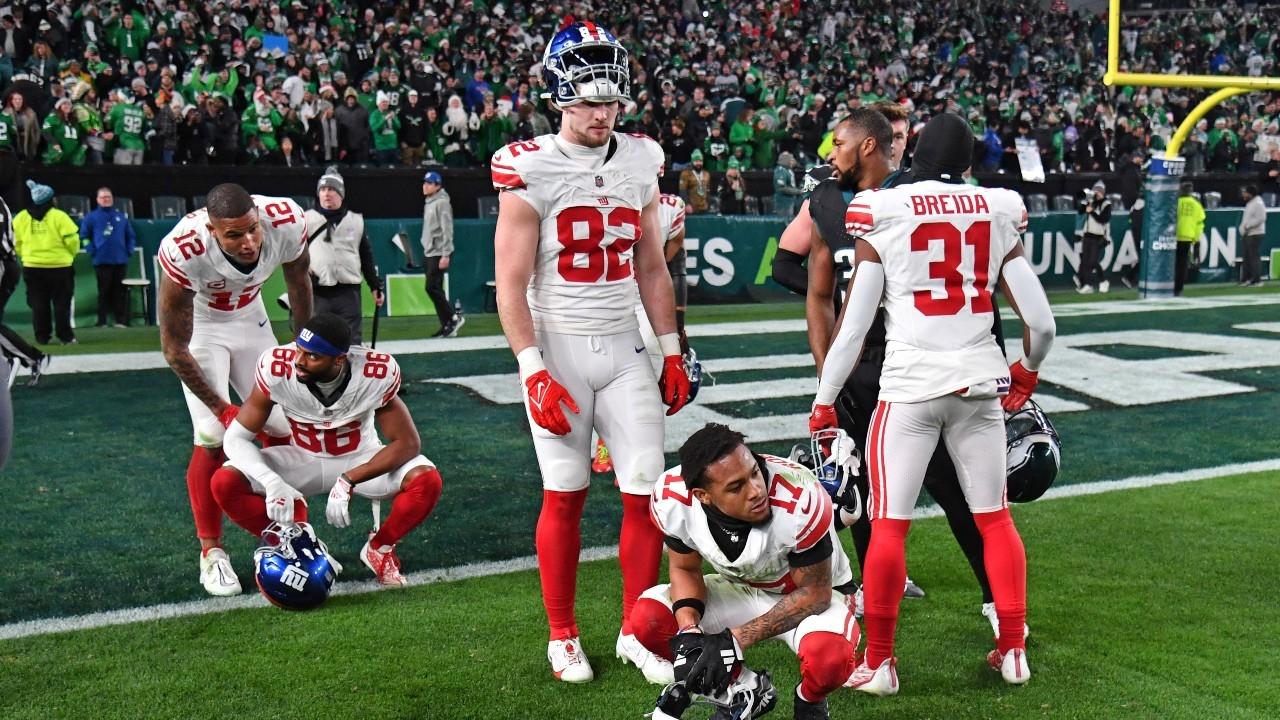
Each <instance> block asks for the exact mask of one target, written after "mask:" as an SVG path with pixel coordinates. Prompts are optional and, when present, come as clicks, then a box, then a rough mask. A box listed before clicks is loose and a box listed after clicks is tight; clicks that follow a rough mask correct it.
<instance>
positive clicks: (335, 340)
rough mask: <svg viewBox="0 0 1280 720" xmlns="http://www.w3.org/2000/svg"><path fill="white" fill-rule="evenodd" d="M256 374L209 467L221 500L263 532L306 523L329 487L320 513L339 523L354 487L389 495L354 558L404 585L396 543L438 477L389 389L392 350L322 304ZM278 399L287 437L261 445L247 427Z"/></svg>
mask: <svg viewBox="0 0 1280 720" xmlns="http://www.w3.org/2000/svg"><path fill="white" fill-rule="evenodd" d="M254 383H255V387H254V389H253V392H252V394H250V395H249V398H248V400H246V401H245V404H244V408H243V409H242V410H241V411H240V414H239V416H238V417H237V418H236V421H235V422H233V423H231V427H229V428H228V429H227V435H226V448H227V459H228V462H227V464H226V465H225V466H224V467H223V468H222V469H221V470H219V471H218V472H217V473H215V474H214V476H213V494H214V497H216V498H217V500H218V504H219V505H221V506H222V509H223V510H225V511H226V513H227V515H228V516H229V517H230V518H231V519H232V520H234V521H235V523H236V524H237V525H239V526H240V527H242V528H244V529H245V530H248V531H249V532H250V533H252V534H254V535H260V534H261V533H262V531H263V530H264V529H265V528H266V527H267V525H268V524H270V523H271V522H279V523H289V522H305V521H306V519H307V506H306V500H305V498H306V497H307V496H308V495H319V494H325V493H327V494H328V496H329V501H328V505H327V506H326V507H325V517H326V518H327V519H328V521H329V524H331V525H333V526H334V527H339V528H343V527H347V526H348V525H349V524H350V523H351V515H350V511H349V507H348V506H349V504H350V502H351V496H352V495H359V496H361V497H365V498H369V499H372V500H391V501H392V504H391V514H390V515H389V516H388V517H387V520H386V522H385V523H383V524H382V527H381V528H379V529H378V531H377V532H376V533H373V534H371V535H370V537H369V540H368V542H366V543H365V545H364V548H363V549H361V551H360V560H361V562H363V563H364V564H365V565H366V566H368V567H369V569H370V570H372V571H373V573H374V575H375V576H376V577H377V579H378V582H380V583H382V584H383V585H389V586H399V585H404V584H405V580H404V577H403V576H402V575H401V574H400V559H399V557H397V556H396V553H395V546H396V543H398V542H399V541H400V539H401V538H403V537H404V536H405V535H406V534H408V532H409V531H410V530H412V529H413V528H415V527H417V526H418V524H420V523H421V522H422V521H423V520H425V519H426V518H427V516H428V515H430V514H431V510H432V509H433V508H434V507H435V504H436V501H437V500H438V499H439V498H440V490H441V481H440V473H439V472H437V471H436V467H435V465H434V464H432V463H431V461H430V460H427V459H426V458H425V457H423V456H422V455H420V454H419V451H420V449H421V441H420V440H419V438H418V431H417V428H415V427H414V424H413V418H412V417H410V416H409V409H408V408H407V407H405V404H404V402H403V401H401V400H400V398H398V397H397V396H396V395H397V393H398V392H399V391H400V367H399V366H398V365H397V364H396V361H395V359H393V358H392V357H391V356H390V355H387V354H386V353H379V352H376V351H373V350H370V349H368V348H365V347H361V346H359V345H356V346H352V345H351V331H350V327H349V326H348V325H347V322H346V320H344V319H343V318H341V317H340V316H338V315H334V314H332V313H321V314H320V315H316V316H315V317H313V318H311V320H310V321H308V322H307V324H306V326H305V327H303V329H302V330H301V331H300V332H299V333H298V337H297V339H296V340H295V341H294V342H292V343H290V344H288V345H280V346H277V347H273V348H271V349H269V350H267V351H266V352H264V353H263V354H262V357H261V359H260V360H259V362H258V367H257V372H256V374H255V378H254ZM277 407H278V408H281V409H282V410H283V411H284V416H285V418H286V419H287V420H288V422H289V428H290V434H291V435H292V439H293V443H292V444H291V445H284V446H278V447H268V448H266V449H262V450H259V449H258V447H257V446H256V445H254V444H253V436H254V435H255V434H256V433H258V432H260V431H261V430H262V427H263V424H264V423H265V422H266V418H267V415H268V413H270V412H271V410H272V409H274V408H277ZM379 430H381V431H382V435H383V437H385V438H386V439H387V444H386V445H383V444H382V442H381V441H380V440H379V439H378V431H379Z"/></svg>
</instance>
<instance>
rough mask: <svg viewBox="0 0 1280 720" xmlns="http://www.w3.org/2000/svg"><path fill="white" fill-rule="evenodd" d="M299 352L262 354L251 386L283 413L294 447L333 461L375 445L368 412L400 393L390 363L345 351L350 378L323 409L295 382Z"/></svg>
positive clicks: (358, 349)
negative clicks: (296, 361)
mask: <svg viewBox="0 0 1280 720" xmlns="http://www.w3.org/2000/svg"><path fill="white" fill-rule="evenodd" d="M297 357H298V347H297V346H296V345H294V344H293V343H289V344H288V345H279V346H276V347H273V348H271V349H270V350H268V351H266V352H264V353H262V357H261V358H259V359H258V370H257V374H256V376H255V378H254V382H255V383H256V384H257V386H258V390H260V391H262V392H263V393H264V394H266V395H267V396H269V397H270V398H271V401H272V402H274V403H275V404H276V405H279V406H280V409H281V410H283V411H284V416H285V419H286V420H288V421H289V428H290V430H291V432H292V434H293V444H294V445H296V446H297V447H300V448H302V449H303V450H306V451H307V452H309V453H311V454H313V455H318V456H320V457H338V456H341V455H346V454H348V453H352V452H355V451H356V450H358V449H361V448H368V447H375V446H377V445H379V444H380V441H379V440H378V433H377V428H376V427H375V426H374V420H373V413H374V411H375V410H377V409H378V408H381V407H383V406H385V405H387V404H388V403H390V402H391V401H392V400H395V398H396V393H397V392H399V391H400V366H399V365H398V364H396V361H395V358H393V357H391V356H390V355H388V354H386V353H380V352H377V351H375V350H370V349H369V348H366V347H362V346H360V345H353V346H351V349H350V350H349V351H348V352H347V364H348V365H349V366H350V367H351V379H350V380H348V381H347V387H346V388H345V389H344V390H343V391H342V395H340V396H339V397H338V399H337V400H336V401H335V402H334V403H333V404H332V405H330V406H328V407H325V405H324V403H321V402H320V398H318V397H316V395H315V394H314V393H312V392H311V388H310V387H308V386H307V385H304V384H303V383H300V382H298V381H297V379H295V378H294V374H293V373H294V367H293V362H294V360H295V359H297Z"/></svg>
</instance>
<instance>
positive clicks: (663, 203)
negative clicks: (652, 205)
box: [658, 193, 684, 244]
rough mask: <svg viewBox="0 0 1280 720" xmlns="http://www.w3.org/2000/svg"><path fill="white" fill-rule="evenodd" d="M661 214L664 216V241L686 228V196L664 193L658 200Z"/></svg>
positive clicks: (669, 240) (668, 240) (666, 241)
mask: <svg viewBox="0 0 1280 720" xmlns="http://www.w3.org/2000/svg"><path fill="white" fill-rule="evenodd" d="M658 210H659V215H660V217H661V218H662V242H663V243H664V244H665V243H668V242H671V239H672V238H674V237H675V236H676V235H678V234H680V231H681V230H684V198H682V197H680V196H679V195H672V194H670V193H662V197H661V198H660V199H659V201H658Z"/></svg>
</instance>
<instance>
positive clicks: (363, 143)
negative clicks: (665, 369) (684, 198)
mask: <svg viewBox="0 0 1280 720" xmlns="http://www.w3.org/2000/svg"><path fill="white" fill-rule="evenodd" d="M1165 4H1168V3H1165ZM1174 4H1179V3H1174ZM1189 4H1190V5H1191V6H1192V7H1191V8H1189V9H1186V10H1183V11H1177V12H1170V13H1163V14H1159V15H1155V16H1152V17H1150V18H1148V17H1138V16H1134V17H1129V18H1127V19H1126V24H1125V28H1124V31H1123V33H1122V42H1123V44H1124V50H1123V53H1122V54H1123V57H1124V58H1125V62H1126V63H1128V66H1129V69H1132V70H1145V71H1151V72H1196V73H1207V72H1221V73H1237V74H1248V75H1262V76H1269V75H1275V74H1276V67H1275V65H1276V57H1277V55H1278V54H1280V42H1278V40H1277V37H1278V34H1277V32H1276V31H1275V28H1276V27H1277V26H1278V25H1280V9H1278V8H1277V7H1276V6H1274V5H1270V6H1268V5H1264V6H1263V8H1262V9H1261V10H1260V11H1258V12H1251V13H1248V14H1246V13H1245V12H1244V10H1243V9H1242V7H1241V6H1240V5H1238V4H1237V3H1236V2H1235V1H1234V0H1228V2H1226V3H1225V4H1222V3H1218V4H1214V5H1212V6H1210V5H1209V4H1208V3H1200V2H1196V1H1195V0H1192V2H1190V3H1189ZM1196 5H1200V7H1194V6H1196ZM579 17H587V18H591V19H593V20H595V21H596V22H599V23H601V24H603V25H606V26H609V27H611V28H613V29H614V32H615V33H616V34H617V35H618V36H619V38H620V39H621V40H622V41H623V43H624V44H625V45H627V46H628V47H629V48H630V50H631V53H632V63H633V73H632V77H633V85H632V88H631V94H632V97H633V98H634V101H635V102H634V103H632V104H631V105H630V106H629V107H627V108H626V109H625V112H624V115H623V120H622V122H623V124H624V125H625V127H626V129H630V130H635V131H640V132H645V133H647V134H649V135H651V136H653V137H655V138H657V139H659V140H660V142H661V143H662V144H663V146H664V148H666V150H667V152H668V155H669V158H668V161H669V163H670V164H671V165H672V166H673V168H674V169H676V170H680V169H683V167H684V166H686V165H689V164H690V163H691V162H692V156H693V153H694V151H695V150H697V151H699V152H700V154H701V155H702V156H703V158H704V163H705V167H706V169H707V170H710V171H712V172H715V173H720V172H724V171H727V170H728V169H729V168H730V166H737V167H739V168H740V169H743V170H749V169H762V170H769V169H773V168H774V167H775V165H776V161H777V159H778V158H779V157H780V156H781V155H782V153H784V152H786V153H790V154H791V155H792V157H794V158H795V159H796V160H797V161H798V162H799V163H801V164H811V163H812V162H813V161H814V160H815V158H816V156H817V152H818V148H819V145H820V144H821V142H822V140H823V136H824V134H825V133H826V132H827V130H828V129H829V128H830V127H831V126H832V125H833V124H834V122H835V121H837V120H838V119H839V118H840V117H842V116H843V115H844V114H845V113H847V112H848V111H849V110H850V109H852V108H856V107H859V106H861V105H865V104H868V103H871V102H875V101H878V100H889V101H893V102H898V103H901V104H903V105H904V106H905V107H906V108H907V109H908V110H909V111H910V113H911V119H912V123H913V126H914V127H915V128H916V129H918V128H919V127H922V124H923V122H924V121H925V120H927V119H928V117H929V116H930V115H931V114H934V113H936V112H938V111H940V110H942V109H944V108H948V109H951V110H953V111H956V112H959V113H961V114H962V115H963V116H964V117H967V118H968V119H969V121H970V123H971V126H972V129H973V132H974V135H975V139H976V141H977V142H979V143H981V146H982V147H981V151H980V154H979V156H978V160H977V162H976V163H975V164H976V166H977V169H979V170H988V171H993V170H1000V169H1003V170H1005V171H1009V172H1014V171H1016V170H1017V168H1018V165H1017V158H1016V153H1015V149H1014V141H1015V139H1016V138H1017V137H1019V136H1031V137H1034V138H1035V139H1036V140H1037V141H1038V145H1039V148H1040V153H1041V156H1042V161H1043V165H1044V167H1045V169H1046V170H1047V171H1049V172H1062V171H1109V170H1112V169H1114V168H1115V167H1117V166H1118V165H1119V161H1120V160H1121V159H1122V158H1123V157H1124V156H1126V155H1128V154H1131V153H1134V152H1143V151H1145V150H1147V149H1158V148H1160V147H1162V146H1163V143H1164V142H1165V140H1166V139H1167V138H1168V137H1169V136H1170V135H1171V133H1172V132H1173V130H1174V129H1175V128H1176V127H1177V123H1178V122H1179V121H1180V120H1181V119H1182V118H1183V117H1185V115H1186V114H1187V112H1188V111H1189V110H1190V108H1192V107H1194V105H1195V103H1196V102H1197V100H1198V97H1199V94H1197V93H1192V92H1186V91H1165V90H1160V89H1151V90H1149V91H1148V90H1145V89H1133V88H1125V89H1121V90H1112V89H1109V88H1106V87H1105V86H1104V85H1103V84H1102V83H1101V80H1100V78H1101V76H1102V68H1103V63H1104V61H1105V52H1106V51H1105V48H1106V37H1105V34H1106V23H1105V18H1104V17H1102V16H1101V15H1096V14H1086V13H1081V12H1070V11H1068V10H1067V7H1066V4H1065V3H1052V4H1050V5H1049V7H1047V8H1044V7H1040V6H1038V5H1033V4H1024V3H1020V2H1013V1H1011V0H992V1H989V2H981V3H972V2H957V1H954V0H935V1H932V2H926V1H925V0H890V1H889V2H882V1H879V0H877V1H875V2H871V1H867V0H854V1H851V2H848V1H844V0H841V1H839V2H830V1H823V2H809V1H807V0H793V2H790V3H772V2H763V1H762V0H724V1H721V2H714V3H713V2H699V1H698V0H682V2H679V3H640V2H612V3H604V2H590V3H586V2H584V3H564V4H558V3H552V4H547V5H544V6H530V5H527V4H525V3H519V2H492V0H488V1H486V0H475V1H472V0H462V1H459V2H453V1H450V2H428V1H427V0H406V1H402V2H378V3H375V2H371V1H370V0H360V1H358V2H343V1H341V0H322V1H321V2H312V1H310V0H308V1H305V2H304V1H301V0H291V1H285V2H270V1H267V0H214V2H210V3H196V2H191V1H190V0H147V1H146V2H145V3H140V2H136V1H135V0H111V1H109V2H103V1H97V0H91V1H89V2H83V3H76V2H69V1H67V0H51V1H49V2H33V3H30V4H26V5H24V4H22V2H18V3H15V4H12V5H10V6H8V7H7V8H3V9H0V87H3V88H4V90H3V107H4V111H3V112H2V113H0V146H7V147H11V148H12V149H13V152H15V153H16V154H17V156H18V158H19V159H22V160H24V161H27V162H41V163H44V164H47V165H82V164H86V163H88V164H94V163H104V162H106V163H117V164H139V163H144V162H145V163H163V164H183V163H189V164H204V163H214V164H271V165H285V166H290V165H304V164H310V165H327V164H330V163H334V162H342V163H371V164H377V165H383V166H394V165H401V164H404V165H419V164H438V165H445V166H450V167H465V166H478V165H483V164H486V163H487V162H488V158H489V156H490V155H491V153H492V152H493V151H494V150H496V149H498V148H499V147H501V146H502V145H504V144H506V143H507V142H509V141H511V140H513V139H523V138H527V137H531V136H535V135H538V134H542V133H546V132H550V131H551V130H552V129H553V126H554V124H555V123H556V122H557V119H558V118H557V115H556V113H554V112H550V111H549V110H548V108H547V107H546V104H545V101H543V100H542V99H540V97H539V92H540V90H541V89H542V81H541V78H540V72H539V70H540V67H539V65H538V59H539V57H540V55H541V52H542V48H543V45H544V43H545V41H546V40H547V39H548V38H550V36H551V35H552V34H553V33H554V32H555V31H556V30H557V29H558V28H559V27H562V26H563V25H565V24H568V23H570V22H572V21H573V20H574V19H575V18H579ZM1185 154H1186V155H1187V156H1188V159H1189V163H1190V167H1189V170H1190V171H1192V172H1195V171H1197V170H1211V171H1236V172H1247V173H1252V172H1259V173H1261V174H1262V175H1263V179H1264V182H1265V180H1266V174H1267V172H1268V171H1269V170H1275V169H1276V167H1277V164H1280V96H1277V95H1276V94H1274V93H1272V94H1252V95H1247V96H1243V97H1240V98H1237V99H1235V100H1234V101H1231V102H1228V103H1227V104H1225V105H1223V106H1222V107H1221V108H1220V109H1219V110H1218V111H1216V112H1215V113H1214V114H1213V115H1212V116H1211V119H1210V120H1207V121H1206V122H1205V123H1202V125H1201V127H1200V128H1199V129H1198V131H1197V132H1196V133H1195V134H1194V136H1193V137H1192V138H1191V141H1190V142H1189V144H1188V145H1187V147H1186V152H1185ZM1268 163H1270V166H1269V167H1267V164H1268ZM1272 182H1274V180H1272Z"/></svg>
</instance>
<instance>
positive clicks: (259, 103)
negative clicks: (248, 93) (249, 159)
mask: <svg viewBox="0 0 1280 720" xmlns="http://www.w3.org/2000/svg"><path fill="white" fill-rule="evenodd" d="M283 124H284V116H283V115H281V114H280V111H279V110H277V109H276V106H275V103H273V102H272V101H271V98H270V97H269V96H268V95H267V92H266V91H265V90H263V89H262V88H258V89H257V90H255V91H254V92H253V103H252V104H251V105H249V107H247V108H245V110H244V112H243V113H242V114H241V115H240V133H241V135H242V136H243V139H244V144H245V147H249V146H250V145H251V144H252V141H253V139H254V138H257V139H258V140H260V141H261V142H262V147H263V148H264V149H265V150H266V151H267V152H269V153H272V152H275V151H277V150H279V149H280V140H279V138H278V137H277V136H276V131H277V130H279V129H280V126H281V125H283Z"/></svg>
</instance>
